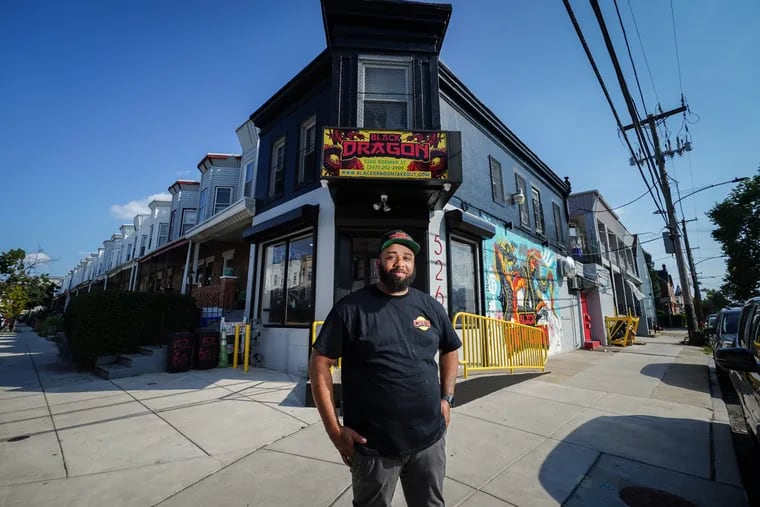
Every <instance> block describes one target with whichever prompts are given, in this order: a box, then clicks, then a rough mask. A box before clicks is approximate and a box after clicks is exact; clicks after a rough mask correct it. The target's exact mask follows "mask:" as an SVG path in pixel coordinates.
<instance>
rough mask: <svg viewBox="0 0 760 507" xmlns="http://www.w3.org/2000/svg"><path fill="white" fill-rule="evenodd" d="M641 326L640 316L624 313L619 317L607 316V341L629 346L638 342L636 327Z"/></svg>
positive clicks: (605, 322)
mask: <svg viewBox="0 0 760 507" xmlns="http://www.w3.org/2000/svg"><path fill="white" fill-rule="evenodd" d="M638 326H639V317H634V316H632V315H624V316H618V317H605V318H604V327H605V328H606V329H607V343H609V344H611V345H619V346H621V347H628V346H629V345H633V344H634V343H635V342H636V328H637V327H638Z"/></svg>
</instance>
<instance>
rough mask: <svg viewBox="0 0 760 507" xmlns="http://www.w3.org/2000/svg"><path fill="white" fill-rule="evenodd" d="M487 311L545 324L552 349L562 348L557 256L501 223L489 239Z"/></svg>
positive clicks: (510, 318) (486, 256)
mask: <svg viewBox="0 0 760 507" xmlns="http://www.w3.org/2000/svg"><path fill="white" fill-rule="evenodd" d="M484 247H485V248H484V257H485V262H484V265H483V268H484V271H485V272H484V278H485V282H486V283H485V285H486V291H485V292H486V294H485V296H486V314H487V315H488V316H489V317H494V318H497V319H504V320H508V321H512V322H519V323H521V324H528V325H545V326H546V329H547V332H548V337H549V349H550V350H552V349H553V348H556V350H559V349H560V348H561V343H560V339H561V334H562V319H561V316H560V313H559V309H558V307H557V292H558V290H559V287H558V283H557V280H556V272H557V257H556V254H555V253H554V251H552V250H551V249H549V248H543V247H541V246H539V245H536V244H535V243H532V242H530V241H528V240H526V239H524V238H522V237H520V236H517V235H515V234H511V233H508V232H507V231H506V230H505V229H504V228H503V227H497V234H496V236H494V237H493V238H492V239H490V240H487V241H485V245H484Z"/></svg>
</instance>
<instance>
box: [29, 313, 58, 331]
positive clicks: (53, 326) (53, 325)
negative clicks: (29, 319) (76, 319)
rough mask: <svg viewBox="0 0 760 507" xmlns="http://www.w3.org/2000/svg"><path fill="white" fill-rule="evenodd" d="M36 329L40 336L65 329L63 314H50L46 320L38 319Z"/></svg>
mask: <svg viewBox="0 0 760 507" xmlns="http://www.w3.org/2000/svg"><path fill="white" fill-rule="evenodd" d="M35 330H36V331H37V334H38V335H40V336H51V335H54V334H55V333H57V332H58V331H63V315H62V314H55V315H48V316H47V317H45V319H44V320H42V319H37V321H36V326H35Z"/></svg>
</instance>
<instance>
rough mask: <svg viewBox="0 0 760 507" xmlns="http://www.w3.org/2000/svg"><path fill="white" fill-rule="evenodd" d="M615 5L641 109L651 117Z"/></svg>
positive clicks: (621, 20) (621, 19)
mask: <svg viewBox="0 0 760 507" xmlns="http://www.w3.org/2000/svg"><path fill="white" fill-rule="evenodd" d="M614 3H615V12H616V13H617V18H618V22H619V23H620V30H621V31H622V32H623V40H624V41H625V48H626V50H627V51H628V59H629V60H630V61H631V68H632V69H633V77H634V79H635V80H636V87H637V88H638V89H639V97H641V107H643V108H644V115H645V116H649V111H647V105H646V102H645V101H644V93H642V91H641V83H640V82H639V73H638V72H636V64H634V63H633V55H631V46H630V45H629V44H628V34H627V33H626V31H625V26H623V18H622V17H621V16H620V9H618V3H617V0H614ZM650 142H651V141H650Z"/></svg>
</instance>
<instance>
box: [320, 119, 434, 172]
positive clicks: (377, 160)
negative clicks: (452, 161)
mask: <svg viewBox="0 0 760 507" xmlns="http://www.w3.org/2000/svg"><path fill="white" fill-rule="evenodd" d="M322 138H323V143H322V177H323V178H324V177H328V178H329V177H349V178H401V179H448V177H449V174H448V172H449V171H448V142H447V135H446V132H409V131H395V130H350V129H338V128H331V127H327V128H325V129H324V132H323V136H322Z"/></svg>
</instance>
